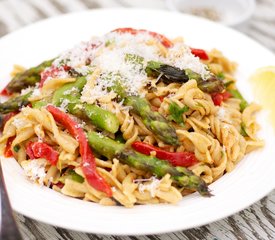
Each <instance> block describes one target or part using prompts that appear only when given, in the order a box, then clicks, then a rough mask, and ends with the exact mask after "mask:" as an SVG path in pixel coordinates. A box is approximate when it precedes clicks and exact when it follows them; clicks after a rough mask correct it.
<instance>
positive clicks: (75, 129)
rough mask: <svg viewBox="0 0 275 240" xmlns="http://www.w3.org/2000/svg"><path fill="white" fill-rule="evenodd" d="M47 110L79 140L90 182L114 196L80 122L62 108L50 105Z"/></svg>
mask: <svg viewBox="0 0 275 240" xmlns="http://www.w3.org/2000/svg"><path fill="white" fill-rule="evenodd" d="M47 110H48V111H49V112H50V113H51V114H52V115H53V117H54V119H55V120H56V121H57V122H58V123H60V124H61V125H63V126H64V127H65V128H66V129H67V130H68V131H69V133H70V134H71V135H72V136H73V137H74V138H75V139H76V140H77V141H78V143H79V152H80V155H81V157H82V163H81V166H82V171H83V173H84V175H85V177H86V179H87V181H88V183H89V184H90V185H91V186H92V187H94V188H95V189H97V190H99V191H102V192H105V193H106V194H107V195H108V196H109V197H111V196H112V190H111V188H110V186H109V185H108V183H107V182H106V181H105V179H104V178H102V177H101V176H100V174H99V173H98V172H97V171H96V163H95V157H94V155H93V153H92V150H91V148H90V147H89V144H88V141H87V137H86V134H85V132H84V131H83V129H81V128H80V127H79V124H78V123H77V122H76V121H75V120H73V119H72V118H71V117H70V116H69V115H68V114H66V113H64V112H62V111H61V110H60V109H58V108H56V107H54V106H52V105H49V106H47Z"/></svg>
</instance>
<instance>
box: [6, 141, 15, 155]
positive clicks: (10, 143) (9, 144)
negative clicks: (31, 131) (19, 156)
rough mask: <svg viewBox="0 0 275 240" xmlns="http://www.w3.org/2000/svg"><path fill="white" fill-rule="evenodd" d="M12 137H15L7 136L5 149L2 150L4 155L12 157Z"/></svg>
mask: <svg viewBox="0 0 275 240" xmlns="http://www.w3.org/2000/svg"><path fill="white" fill-rule="evenodd" d="M14 139H15V137H9V138H8V141H7V143H6V147H5V150H4V157H12V156H13V153H12V150H11V145H12V142H13V140H14Z"/></svg>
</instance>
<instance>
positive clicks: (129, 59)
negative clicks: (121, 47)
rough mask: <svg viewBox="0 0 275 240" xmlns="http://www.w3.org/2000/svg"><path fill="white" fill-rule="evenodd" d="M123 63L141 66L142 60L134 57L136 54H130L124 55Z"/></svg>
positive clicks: (139, 57)
mask: <svg viewBox="0 0 275 240" xmlns="http://www.w3.org/2000/svg"><path fill="white" fill-rule="evenodd" d="M125 61H126V62H130V63H134V64H141V65H142V64H143V61H144V58H143V57H141V56H139V55H136V54H131V53H126V54H125Z"/></svg>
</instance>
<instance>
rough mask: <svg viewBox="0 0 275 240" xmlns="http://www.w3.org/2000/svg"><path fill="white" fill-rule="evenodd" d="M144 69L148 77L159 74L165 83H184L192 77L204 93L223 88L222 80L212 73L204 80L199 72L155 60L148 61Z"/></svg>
mask: <svg viewBox="0 0 275 240" xmlns="http://www.w3.org/2000/svg"><path fill="white" fill-rule="evenodd" d="M145 71H146V72H147V75H148V76H150V77H155V78H157V77H158V76H160V75H161V79H162V81H164V82H165V83H171V82H178V83H185V82H187V81H189V80H191V79H194V80H196V81H197V84H198V88H200V89H201V90H202V91H203V92H206V93H217V92H222V91H223V90H224V84H223V82H222V80H220V79H219V78H218V77H216V76H215V75H213V74H210V75H209V77H208V78H207V79H205V80H204V79H203V78H202V77H201V75H200V74H198V73H195V72H194V71H192V70H191V69H185V70H181V69H179V68H176V67H173V66H170V65H167V64H163V63H160V62H155V61H149V62H148V63H147V66H146V69H145Z"/></svg>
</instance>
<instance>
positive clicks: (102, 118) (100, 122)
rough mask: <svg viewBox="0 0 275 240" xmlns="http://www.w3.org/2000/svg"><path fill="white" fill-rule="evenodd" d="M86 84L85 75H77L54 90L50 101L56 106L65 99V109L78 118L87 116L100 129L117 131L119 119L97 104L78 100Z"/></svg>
mask: <svg viewBox="0 0 275 240" xmlns="http://www.w3.org/2000/svg"><path fill="white" fill-rule="evenodd" d="M85 84H86V78H85V77H79V78H77V80H76V81H75V82H73V83H67V84H65V85H64V86H62V87H61V88H59V89H58V90H56V91H55V92H54V95H53V100H52V103H53V104H54V105H56V106H60V105H62V102H64V101H66V103H67V104H66V105H67V110H68V112H70V113H71V114H73V115H76V116H78V117H79V118H82V119H86V118H89V119H90V121H91V122H92V123H93V124H94V125H95V126H97V127H98V128H100V129H104V130H107V131H109V132H111V133H115V132H117V130H118V128H119V121H118V119H117V117H116V116H115V115H114V114H113V113H111V112H109V111H107V110H105V109H102V108H101V107H99V106H97V105H92V104H86V103H82V102H81V101H80V95H81V94H80V93H81V91H82V89H83V87H84V86H85Z"/></svg>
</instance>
